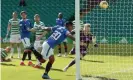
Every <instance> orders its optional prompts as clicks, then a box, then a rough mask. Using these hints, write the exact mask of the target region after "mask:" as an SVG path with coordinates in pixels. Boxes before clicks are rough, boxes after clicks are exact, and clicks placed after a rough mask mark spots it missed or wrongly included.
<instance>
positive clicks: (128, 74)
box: [1, 44, 133, 80]
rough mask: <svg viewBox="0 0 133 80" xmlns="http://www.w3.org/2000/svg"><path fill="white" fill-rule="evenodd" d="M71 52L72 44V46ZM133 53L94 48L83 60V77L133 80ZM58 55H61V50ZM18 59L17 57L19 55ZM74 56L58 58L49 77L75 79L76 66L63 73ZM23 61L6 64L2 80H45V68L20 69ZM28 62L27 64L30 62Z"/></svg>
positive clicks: (127, 49)
mask: <svg viewBox="0 0 133 80" xmlns="http://www.w3.org/2000/svg"><path fill="white" fill-rule="evenodd" d="M110 48H112V49H110ZM70 49H71V45H69V50H70ZM117 49H118V50H117ZM123 49H124V50H123ZM132 50H133V45H109V44H101V45H99V48H91V50H90V53H89V54H88V55H87V56H85V57H84V59H83V60H82V61H81V64H80V65H81V69H80V70H81V74H82V76H84V77H89V78H90V80H115V79H116V80H133V76H132V75H133V56H132V54H133V52H131V51H132ZM55 53H57V48H56V49H55ZM98 53H99V54H98ZM55 56H56V55H55ZM14 57H17V54H15V56H14ZM73 57H74V56H71V55H69V56H68V57H67V58H63V57H56V61H55V63H54V64H53V67H52V70H51V71H50V73H49V76H50V77H51V78H52V79H54V80H75V69H76V68H75V65H74V66H72V67H71V68H70V69H68V71H67V72H62V69H63V68H64V67H65V66H66V65H67V64H68V63H69V62H70V61H71V60H72V58H73ZM35 60H36V59H35V57H33V63H36V61H35ZM20 61H21V60H19V59H13V60H12V62H7V63H2V66H1V69H2V70H1V73H2V80H43V79H42V78H41V76H42V74H43V72H44V69H35V68H32V67H29V66H20V65H19V63H20ZM25 63H26V64H27V61H25ZM45 65H46V63H44V64H43V66H44V67H45ZM96 77H98V78H97V79H96ZM92 78H95V79H92Z"/></svg>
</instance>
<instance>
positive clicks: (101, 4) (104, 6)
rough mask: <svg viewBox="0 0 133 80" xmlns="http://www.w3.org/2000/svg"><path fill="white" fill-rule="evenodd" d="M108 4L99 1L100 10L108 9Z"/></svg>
mask: <svg viewBox="0 0 133 80" xmlns="http://www.w3.org/2000/svg"><path fill="white" fill-rule="evenodd" d="M108 6H109V5H108V2H107V1H101V2H100V8H102V9H107V8H108Z"/></svg>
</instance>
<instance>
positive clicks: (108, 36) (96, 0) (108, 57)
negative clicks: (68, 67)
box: [75, 0, 133, 80]
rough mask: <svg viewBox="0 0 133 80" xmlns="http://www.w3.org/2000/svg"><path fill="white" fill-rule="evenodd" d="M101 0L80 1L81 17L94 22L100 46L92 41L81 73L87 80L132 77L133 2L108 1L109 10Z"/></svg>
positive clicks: (83, 61) (83, 60)
mask: <svg viewBox="0 0 133 80" xmlns="http://www.w3.org/2000/svg"><path fill="white" fill-rule="evenodd" d="M101 1H103V0H80V9H79V10H80V12H79V13H82V15H81V14H80V20H81V21H83V23H84V24H85V23H89V24H90V28H91V34H92V35H93V36H94V37H95V38H96V44H97V45H98V46H95V44H93V43H91V42H90V43H89V46H88V48H87V54H86V56H85V57H84V58H83V59H82V60H81V61H80V75H81V76H82V77H83V78H84V79H86V80H91V79H92V80H132V79H133V77H132V75H133V73H132V72H133V1H132V0H106V1H107V3H108V5H109V6H108V8H106V9H103V8H101V7H100V6H99V4H100V2H101ZM104 1H105V0H104ZM75 5H76V3H75ZM75 8H77V7H75ZM76 14H77V13H75V15H76ZM80 20H79V21H80ZM75 22H76V21H75ZM80 27H82V26H81V25H80ZM81 29H83V28H81ZM83 34H84V33H83ZM81 36H82V35H80V37H81ZM92 40H94V39H92ZM80 42H81V41H80ZM76 44H77V42H76ZM76 57H77V56H76ZM76 64H78V63H76Z"/></svg>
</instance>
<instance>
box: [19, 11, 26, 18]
mask: <svg viewBox="0 0 133 80" xmlns="http://www.w3.org/2000/svg"><path fill="white" fill-rule="evenodd" d="M20 15H21V17H22V19H26V17H27V14H26V12H25V11H21V13H20Z"/></svg>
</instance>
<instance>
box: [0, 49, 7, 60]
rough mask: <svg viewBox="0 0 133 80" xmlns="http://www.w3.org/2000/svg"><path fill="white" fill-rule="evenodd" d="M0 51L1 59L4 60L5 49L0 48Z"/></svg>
mask: <svg viewBox="0 0 133 80" xmlns="http://www.w3.org/2000/svg"><path fill="white" fill-rule="evenodd" d="M0 51H1V58H6V57H7V56H8V55H7V53H6V51H5V49H3V48H0Z"/></svg>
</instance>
